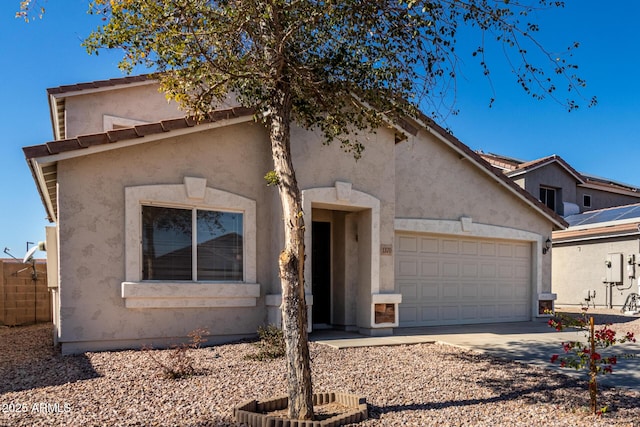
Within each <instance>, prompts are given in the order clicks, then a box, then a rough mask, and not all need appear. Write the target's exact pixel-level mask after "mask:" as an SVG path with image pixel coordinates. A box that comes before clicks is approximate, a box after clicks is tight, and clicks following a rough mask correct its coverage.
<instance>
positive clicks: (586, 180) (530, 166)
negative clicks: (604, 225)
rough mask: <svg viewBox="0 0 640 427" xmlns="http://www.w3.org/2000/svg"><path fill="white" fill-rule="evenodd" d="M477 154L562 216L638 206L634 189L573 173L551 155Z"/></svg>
mask: <svg viewBox="0 0 640 427" xmlns="http://www.w3.org/2000/svg"><path fill="white" fill-rule="evenodd" d="M478 154H479V155H480V156H481V157H482V158H483V159H485V160H486V161H487V162H489V163H490V164H492V165H493V166H494V167H495V168H497V169H499V170H501V171H502V172H503V173H504V174H505V175H506V176H508V177H509V178H511V179H512V180H513V181H514V182H515V183H516V184H518V185H519V186H520V187H522V188H524V189H525V190H527V191H528V192H529V193H531V194H532V195H533V196H534V197H536V198H538V199H539V200H540V201H542V203H544V204H545V205H547V206H548V207H549V208H550V209H552V210H553V211H555V212H556V213H558V214H559V215H562V216H568V215H573V214H577V213H580V212H587V211H590V210H594V209H603V208H609V207H613V206H622V205H628V204H632V203H640V189H638V188H637V187H633V186H631V185H627V184H623V183H620V182H616V181H612V180H609V179H606V178H599V177H596V176H593V175H588V174H584V173H580V172H577V171H576V170H575V169H574V168H573V167H571V165H569V164H568V163H567V162H566V161H564V160H563V159H562V158H561V157H560V156H556V155H555V154H554V155H552V156H549V157H544V158H542V159H537V160H533V161H522V160H516V159H513V158H510V157H506V156H501V155H497V154H491V153H483V152H481V151H479V152H478Z"/></svg>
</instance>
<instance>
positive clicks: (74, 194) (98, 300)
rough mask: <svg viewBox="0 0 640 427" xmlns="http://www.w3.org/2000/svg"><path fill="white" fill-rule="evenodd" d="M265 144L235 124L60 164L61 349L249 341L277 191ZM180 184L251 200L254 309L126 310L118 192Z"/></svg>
mask: <svg viewBox="0 0 640 427" xmlns="http://www.w3.org/2000/svg"><path fill="white" fill-rule="evenodd" d="M265 138H266V134H265V131H264V128H263V127H262V126H260V125H257V124H253V123H249V124H240V125H235V126H229V127H226V128H220V129H214V130H210V131H205V132H201V133H196V134H190V135H186V136H183V137H181V138H179V139H176V138H172V139H167V140H164V141H157V142H149V143H146V144H142V145H137V146H132V147H128V148H123V149H119V150H113V151H108V152H103V153H97V154H92V155H88V156H84V157H82V158H78V159H70V160H64V161H60V162H59V163H58V181H59V203H58V206H59V213H60V215H59V216H60V223H59V230H60V248H59V250H60V302H61V309H60V317H61V318H60V329H61V335H60V342H61V343H63V350H64V349H65V346H66V348H67V351H74V349H91V348H96V349H100V348H114V347H115V348H117V347H121V346H124V347H130V346H133V347H139V346H140V345H141V344H151V343H153V342H154V341H156V342H164V343H167V340H168V343H170V342H172V341H175V340H176V339H179V338H183V337H185V336H186V335H187V333H188V332H189V331H191V330H193V329H195V328H198V327H205V328H207V329H208V330H209V331H210V332H211V334H213V335H216V336H219V337H224V336H227V337H233V336H240V335H246V334H253V333H255V331H256V328H257V326H258V325H260V324H262V323H263V322H264V318H265V311H264V303H263V298H264V295H265V294H266V293H270V292H272V289H271V287H272V286H274V285H275V284H274V283H273V282H274V281H273V276H272V273H271V267H270V264H273V263H275V262H276V260H277V254H273V253H271V246H270V245H271V243H270V242H271V241H272V239H273V236H272V235H271V234H270V230H271V227H270V223H271V221H272V215H271V211H272V208H271V206H272V202H273V196H272V193H273V192H275V191H276V190H275V189H273V188H267V187H266V186H265V183H264V180H263V178H262V177H263V176H264V175H265V173H266V172H267V171H268V170H269V169H270V168H271V165H270V153H269V151H268V144H267V143H266V140H265ZM185 176H191V177H199V178H205V179H206V180H207V186H209V187H213V188H217V189H221V190H225V191H228V192H231V193H235V194H238V195H241V196H244V197H246V198H249V199H252V200H255V201H256V205H257V227H256V228H257V252H258V254H259V256H258V260H257V282H258V283H259V284H261V297H260V298H259V299H258V306H257V307H252V308H237V307H236V308H204V309H201V308H188V309H184V308H171V309H157V308H153V309H127V308H125V304H124V300H123V298H122V297H121V283H122V282H123V281H124V280H125V252H124V250H125V248H124V240H125V239H124V235H123V233H124V231H125V211H124V194H125V193H124V190H125V187H128V186H139V185H147V184H181V183H182V182H183V179H184V177H185ZM160 338H166V339H167V340H161V339H160Z"/></svg>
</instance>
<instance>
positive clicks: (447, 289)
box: [442, 283, 460, 301]
mask: <svg viewBox="0 0 640 427" xmlns="http://www.w3.org/2000/svg"><path fill="white" fill-rule="evenodd" d="M458 298H460V288H459V285H458V284H456V283H449V284H446V285H443V286H442V299H443V300H448V299H453V300H456V301H457V300H458Z"/></svg>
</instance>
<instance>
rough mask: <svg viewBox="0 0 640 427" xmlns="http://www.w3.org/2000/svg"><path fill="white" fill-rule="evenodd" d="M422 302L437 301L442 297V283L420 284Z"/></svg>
mask: <svg viewBox="0 0 640 427" xmlns="http://www.w3.org/2000/svg"><path fill="white" fill-rule="evenodd" d="M420 290H421V292H420V296H421V302H423V303H424V302H427V303H428V302H429V301H430V300H431V301H437V300H438V298H439V297H440V285H439V284H438V283H423V284H422V285H421V286H420Z"/></svg>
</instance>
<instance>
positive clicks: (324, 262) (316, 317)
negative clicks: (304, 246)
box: [311, 221, 331, 326]
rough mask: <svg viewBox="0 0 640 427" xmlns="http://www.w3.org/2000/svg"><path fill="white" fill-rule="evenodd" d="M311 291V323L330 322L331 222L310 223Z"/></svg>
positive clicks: (322, 323) (325, 323)
mask: <svg viewBox="0 0 640 427" xmlns="http://www.w3.org/2000/svg"><path fill="white" fill-rule="evenodd" d="M311 248H312V250H311V292H312V293H313V309H312V316H313V324H314V325H318V326H320V325H329V324H330V323H331V223H330V222H319V221H313V222H312V224H311Z"/></svg>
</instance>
